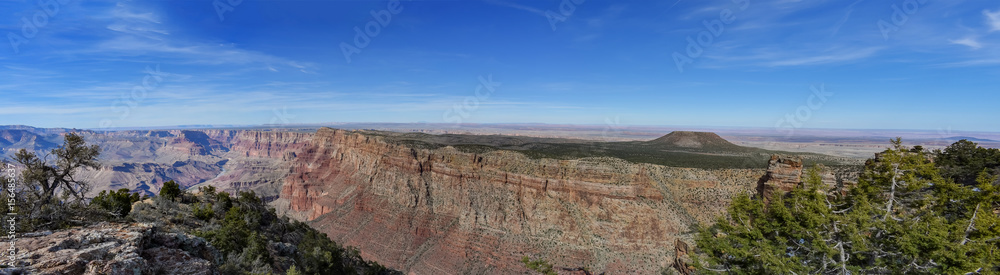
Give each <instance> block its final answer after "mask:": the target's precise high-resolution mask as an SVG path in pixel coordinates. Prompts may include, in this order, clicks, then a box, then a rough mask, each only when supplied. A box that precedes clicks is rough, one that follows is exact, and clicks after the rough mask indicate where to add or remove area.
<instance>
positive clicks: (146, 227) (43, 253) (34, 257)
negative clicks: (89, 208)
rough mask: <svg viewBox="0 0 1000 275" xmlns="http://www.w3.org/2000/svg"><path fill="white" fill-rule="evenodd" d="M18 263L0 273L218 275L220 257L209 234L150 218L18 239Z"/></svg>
mask: <svg viewBox="0 0 1000 275" xmlns="http://www.w3.org/2000/svg"><path fill="white" fill-rule="evenodd" d="M16 247H17V249H18V258H17V261H16V263H15V268H11V269H7V270H4V271H3V272H0V274H165V272H168V273H170V274H214V273H217V272H216V271H215V270H214V269H213V267H212V262H213V261H216V260H217V259H221V257H220V256H219V253H218V251H217V250H215V248H213V247H212V246H211V245H209V244H208V243H207V242H206V241H205V240H204V239H202V238H198V237H194V236H191V235H187V234H180V233H164V232H157V228H156V227H154V226H153V225H152V224H148V223H106V222H104V223H99V224H96V225H91V226H87V227H82V228H73V229H65V230H59V231H55V232H43V233H29V234H25V236H21V237H19V238H18V239H17V240H16Z"/></svg>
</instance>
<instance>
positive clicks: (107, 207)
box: [90, 188, 142, 219]
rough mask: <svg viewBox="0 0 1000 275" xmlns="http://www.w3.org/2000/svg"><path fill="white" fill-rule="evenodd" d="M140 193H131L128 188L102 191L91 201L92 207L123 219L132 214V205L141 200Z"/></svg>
mask: <svg viewBox="0 0 1000 275" xmlns="http://www.w3.org/2000/svg"><path fill="white" fill-rule="evenodd" d="M141 199H142V198H140V197H139V193H129V190H128V188H122V189H118V191H111V192H108V191H101V193H100V194H98V195H97V197H94V199H92V200H90V205H91V206H95V207H97V208H99V209H101V210H103V211H104V212H106V213H108V214H109V215H110V216H111V217H113V218H116V219H117V218H123V217H125V216H126V215H128V213H129V212H132V204H133V203H135V202H137V201H139V200H141Z"/></svg>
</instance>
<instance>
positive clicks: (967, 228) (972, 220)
mask: <svg viewBox="0 0 1000 275" xmlns="http://www.w3.org/2000/svg"><path fill="white" fill-rule="evenodd" d="M979 205H980V204H978V203H977V204H976V210H975V211H974V212H972V218H971V219H969V227H966V228H965V237H962V245H965V243H966V242H968V241H969V233H972V225H973V223H974V222H975V221H976V214H978V213H979Z"/></svg>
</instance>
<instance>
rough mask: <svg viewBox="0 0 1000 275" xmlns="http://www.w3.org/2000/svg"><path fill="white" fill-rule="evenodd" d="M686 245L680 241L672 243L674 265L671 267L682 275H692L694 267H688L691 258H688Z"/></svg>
mask: <svg viewBox="0 0 1000 275" xmlns="http://www.w3.org/2000/svg"><path fill="white" fill-rule="evenodd" d="M689 249H690V248H689V247H688V244H687V243H685V242H684V241H681V240H680V239H677V240H676V241H674V263H673V264H672V265H671V266H672V267H673V268H674V270H677V273H680V274H682V275H690V274H692V273H694V267H693V266H690V265H688V262H690V261H691V257H690V256H688V253H689V252H688V250H689Z"/></svg>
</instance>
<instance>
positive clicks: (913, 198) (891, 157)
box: [695, 138, 1000, 274]
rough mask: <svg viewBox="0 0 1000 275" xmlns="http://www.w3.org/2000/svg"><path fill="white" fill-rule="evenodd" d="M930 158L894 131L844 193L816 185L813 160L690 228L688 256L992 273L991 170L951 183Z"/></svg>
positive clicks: (744, 264) (994, 198)
mask: <svg viewBox="0 0 1000 275" xmlns="http://www.w3.org/2000/svg"><path fill="white" fill-rule="evenodd" d="M931 159H932V158H931V157H929V154H928V152H926V151H925V150H923V149H922V148H916V149H914V148H908V147H906V146H903V145H902V142H901V140H900V139H898V138H897V139H894V140H893V141H892V147H891V148H889V149H887V150H885V151H883V152H882V153H880V154H877V155H876V157H875V158H873V159H871V160H869V161H868V162H867V163H866V164H865V166H864V171H863V172H862V173H861V175H860V176H859V179H858V184H857V185H856V186H854V187H852V188H850V190H849V191H848V192H846V193H840V192H829V191H830V190H823V189H822V187H821V186H822V185H821V184H819V181H820V180H819V176H818V174H817V171H816V170H815V169H813V170H811V171H810V172H809V173H808V175H809V177H808V178H807V180H805V181H804V184H803V185H802V186H798V187H796V188H794V189H793V190H791V191H790V192H788V193H787V194H775V197H774V198H772V199H771V200H769V203H765V201H764V200H762V198H750V197H748V196H738V197H737V198H734V200H733V203H732V204H731V206H730V207H729V211H728V213H727V214H726V215H724V216H723V217H720V218H718V219H717V221H716V223H715V224H714V225H712V226H708V227H701V228H700V229H699V233H698V235H697V237H696V243H697V251H696V252H698V253H701V255H704V256H705V257H704V258H701V259H699V257H697V253H696V255H695V256H696V257H695V258H696V259H697V260H696V262H695V264H696V266H698V267H700V268H701V269H702V270H703V271H708V272H717V271H727V272H730V273H736V274H793V273H796V274H802V273H810V274H858V273H863V274H867V273H916V274H920V273H924V274H942V273H946V274H956V273H957V274H964V273H969V272H972V273H976V272H981V273H995V272H1000V256H998V254H1000V251H998V247H1000V246H998V243H1000V241H998V240H1000V218H998V214H997V213H998V212H1000V211H997V210H1000V188H997V184H996V177H995V176H991V175H990V174H988V173H986V172H983V173H981V174H980V175H979V177H978V178H977V181H976V182H977V185H975V186H972V185H964V184H959V183H956V182H955V181H954V180H952V179H950V178H945V177H942V176H941V175H940V173H939V169H938V167H936V166H935V164H934V163H933V162H932V161H931ZM958 165H962V164H961V163H958Z"/></svg>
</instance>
